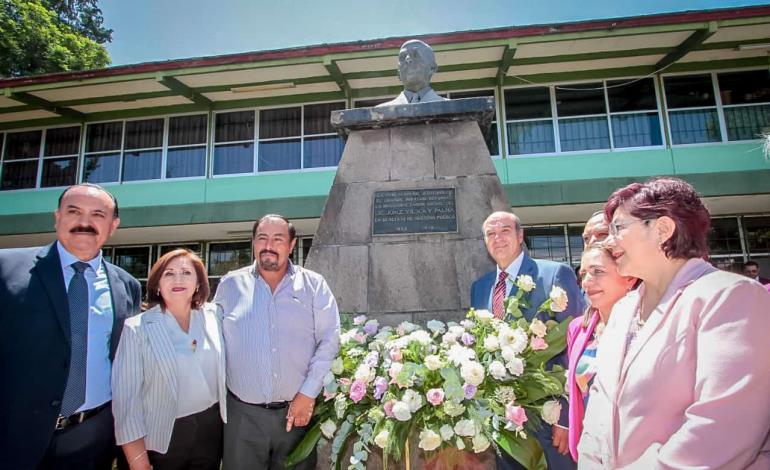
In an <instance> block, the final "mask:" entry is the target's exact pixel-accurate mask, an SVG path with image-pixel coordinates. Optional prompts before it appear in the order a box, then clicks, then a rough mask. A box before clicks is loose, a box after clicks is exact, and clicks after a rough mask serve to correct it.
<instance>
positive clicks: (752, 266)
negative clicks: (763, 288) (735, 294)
mask: <svg viewBox="0 0 770 470" xmlns="http://www.w3.org/2000/svg"><path fill="white" fill-rule="evenodd" d="M743 275H744V276H746V277H749V278H751V279H754V280H755V281H757V282H758V283H760V284H762V285H765V284H768V283H770V279H767V278H764V277H762V276H760V275H759V263H757V262H756V261H753V260H748V261H746V262H745V263H743Z"/></svg>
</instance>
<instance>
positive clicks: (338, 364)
mask: <svg viewBox="0 0 770 470" xmlns="http://www.w3.org/2000/svg"><path fill="white" fill-rule="evenodd" d="M344 370H345V366H344V365H343V364H342V358H341V357H338V358H337V359H335V360H334V361H332V373H333V374H334V375H340V374H341V373H342V371H344Z"/></svg>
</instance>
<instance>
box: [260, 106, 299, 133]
mask: <svg viewBox="0 0 770 470" xmlns="http://www.w3.org/2000/svg"><path fill="white" fill-rule="evenodd" d="M301 114H302V108H301V107H299V106H297V107H296V108H279V109H264V110H261V111H260V112H259V138H260V139H275V138H278V137H295V136H299V135H300V133H301V132H302V131H301V130H300V127H301V126H300V124H301V123H300V115H301Z"/></svg>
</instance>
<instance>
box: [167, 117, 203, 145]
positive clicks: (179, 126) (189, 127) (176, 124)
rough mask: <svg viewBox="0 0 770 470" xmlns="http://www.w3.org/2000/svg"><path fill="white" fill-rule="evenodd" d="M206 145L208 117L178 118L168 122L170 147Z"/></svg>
mask: <svg viewBox="0 0 770 470" xmlns="http://www.w3.org/2000/svg"><path fill="white" fill-rule="evenodd" d="M205 143H206V115H205V114H198V115H196V116H177V117H172V118H170V119H169V120H168V145H195V144H205Z"/></svg>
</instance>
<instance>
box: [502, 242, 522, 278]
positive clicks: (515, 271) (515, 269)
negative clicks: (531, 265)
mask: <svg viewBox="0 0 770 470" xmlns="http://www.w3.org/2000/svg"><path fill="white" fill-rule="evenodd" d="M523 261H524V250H521V253H519V256H517V257H516V259H515V260H513V262H512V263H511V264H509V265H508V267H507V268H506V269H505V272H507V273H508V277H507V278H506V280H507V281H510V282H514V281H515V280H516V276H518V275H519V271H520V270H521V263H522V262H523ZM501 271H502V269H500V266H497V278H496V279H499V278H500V272H501Z"/></svg>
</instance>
